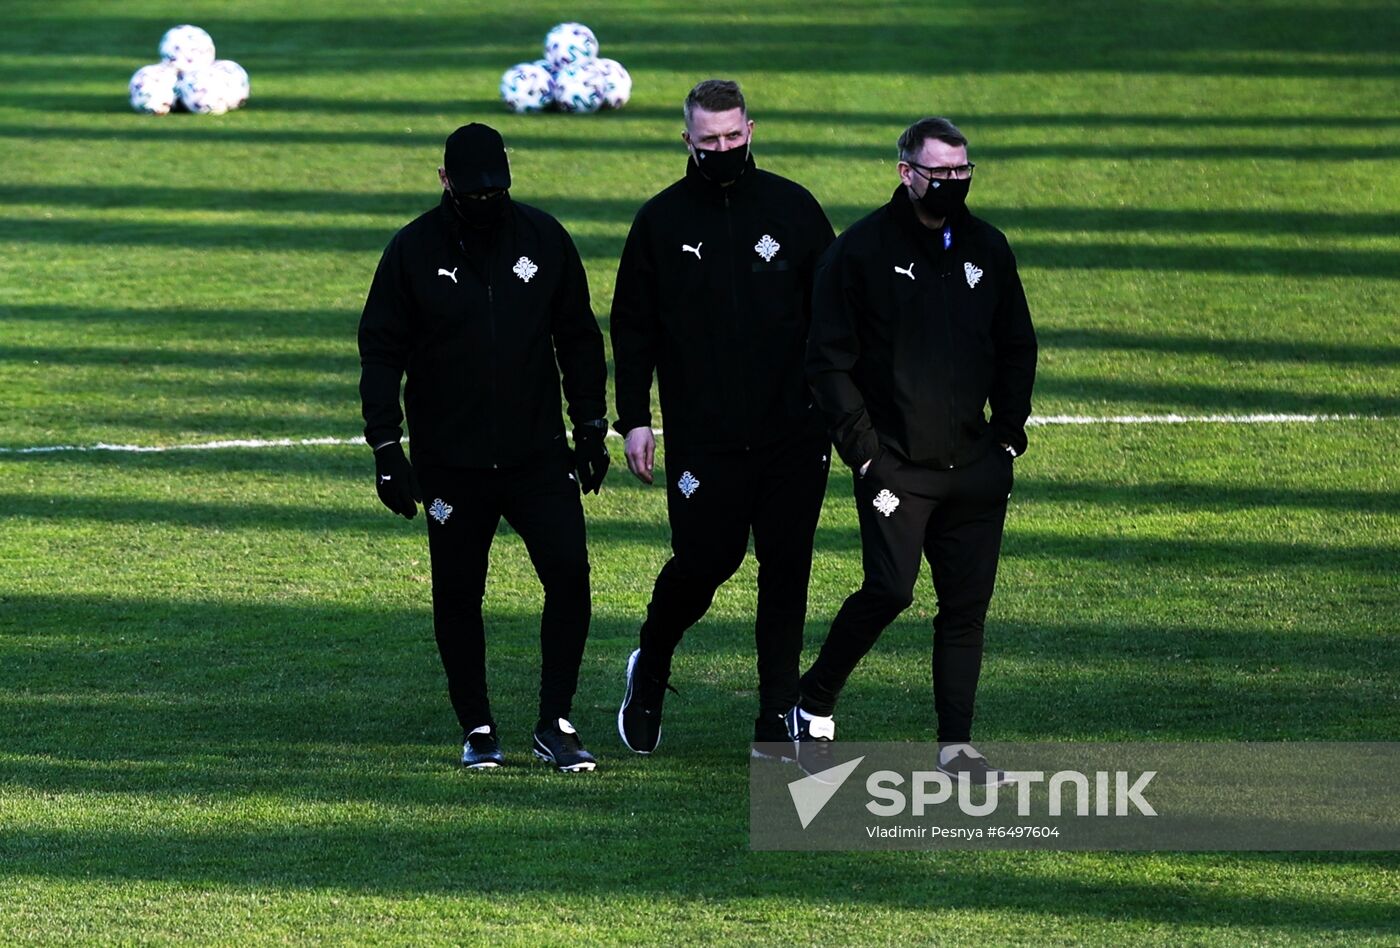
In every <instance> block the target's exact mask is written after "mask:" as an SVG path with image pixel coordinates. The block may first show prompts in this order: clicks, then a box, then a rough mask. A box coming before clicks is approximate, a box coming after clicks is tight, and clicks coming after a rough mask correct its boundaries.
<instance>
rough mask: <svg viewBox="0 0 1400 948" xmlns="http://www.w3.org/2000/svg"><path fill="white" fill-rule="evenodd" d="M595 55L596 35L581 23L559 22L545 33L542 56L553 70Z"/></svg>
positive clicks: (596, 53)
mask: <svg viewBox="0 0 1400 948" xmlns="http://www.w3.org/2000/svg"><path fill="white" fill-rule="evenodd" d="M597 55H598V37H596V36H594V35H593V31H592V30H590V29H589V28H588V27H586V26H584V25H583V24H582V23H560V24H559V25H557V26H555V27H553V28H552V29H550V31H549V32H548V33H546V34H545V37H544V58H545V59H547V60H549V68H550V69H551V70H553V71H554V72H558V71H559V70H561V69H563V68H564V67H566V66H571V65H573V64H574V63H576V62H578V61H579V60H581V59H592V58H593V57H594V56H597Z"/></svg>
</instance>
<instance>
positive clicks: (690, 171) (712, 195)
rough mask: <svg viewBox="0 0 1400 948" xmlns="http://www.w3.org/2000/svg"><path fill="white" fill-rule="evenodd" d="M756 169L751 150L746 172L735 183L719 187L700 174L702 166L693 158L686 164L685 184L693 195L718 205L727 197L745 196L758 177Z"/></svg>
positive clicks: (745, 167)
mask: <svg viewBox="0 0 1400 948" xmlns="http://www.w3.org/2000/svg"><path fill="white" fill-rule="evenodd" d="M754 167H755V166H754V161H753V150H752V149H750V150H749V157H748V160H746V161H745V162H744V170H743V172H741V173H740V175H739V177H737V178H735V179H734V183H733V184H729V185H718V184H715V183H714V182H713V181H711V180H710V179H709V178H707V177H705V176H704V175H703V174H701V173H700V166H699V165H697V164H696V163H695V158H694V156H691V157H689V158H687V159H686V162H685V183H686V186H687V187H689V188H690V190H691V192H692V193H694V194H698V195H700V196H701V197H704V198H705V199H706V200H710V201H714V202H715V203H716V204H718V203H720V202H721V201H723V200H724V199H725V198H726V197H729V196H733V195H740V194H743V193H744V192H746V191H747V190H748V189H749V187H750V185H751V183H752V182H753V179H754V178H755V177H757V176H756V175H755V174H754V173H753V172H754Z"/></svg>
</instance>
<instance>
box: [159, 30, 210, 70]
mask: <svg viewBox="0 0 1400 948" xmlns="http://www.w3.org/2000/svg"><path fill="white" fill-rule="evenodd" d="M160 58H161V59H163V60H165V61H166V62H168V63H171V64H173V65H174V66H175V68H176V69H178V70H180V71H181V72H188V71H189V70H191V69H198V68H200V67H201V66H208V65H210V64H211V63H213V62H214V38H213V37H211V36H210V35H209V34H208V33H206V32H204V31H203V30H201V29H200V28H199V27H197V26H190V25H189V24H188V23H186V24H184V25H183V26H174V27H171V28H170V29H168V30H166V31H165V35H164V36H162V37H161V38H160Z"/></svg>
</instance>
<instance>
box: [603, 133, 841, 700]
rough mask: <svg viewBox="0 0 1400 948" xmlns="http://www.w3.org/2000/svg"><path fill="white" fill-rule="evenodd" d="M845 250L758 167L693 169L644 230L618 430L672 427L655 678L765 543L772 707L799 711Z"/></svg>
mask: <svg viewBox="0 0 1400 948" xmlns="http://www.w3.org/2000/svg"><path fill="white" fill-rule="evenodd" d="M831 240H832V231H831V225H830V223H828V221H827V219H826V215H825V214H824V213H823V212H822V209H821V206H820V205H819V204H818V203H817V201H816V199H815V198H813V197H812V195H811V194H810V193H809V192H808V191H807V190H806V189H805V188H802V187H801V186H800V185H797V184H795V183H793V182H792V181H789V180H787V179H785V178H781V177H779V176H777V175H774V174H769V173H768V172H766V171H761V170H759V169H758V168H756V167H754V165H753V161H752V159H750V160H749V162H748V165H747V167H746V169H745V171H744V173H743V174H742V175H740V176H739V178H738V180H737V181H735V182H734V183H733V184H731V185H729V186H728V187H720V186H718V185H715V184H713V183H712V182H710V181H708V180H707V179H706V178H704V176H702V175H701V174H700V173H699V171H698V169H697V168H696V166H695V162H694V161H693V160H691V161H690V162H689V164H688V167H687V169H686V175H685V177H684V178H683V179H682V180H680V181H678V182H676V183H675V184H673V185H671V186H670V187H668V188H666V189H665V190H664V191H662V192H661V193H660V194H658V195H656V196H655V197H653V198H652V199H651V200H650V201H648V202H647V203H646V204H645V205H643V207H642V209H641V210H640V211H639V212H638V214H637V217H636V219H635V220H634V221H633V224H632V229H631V232H630V233H629V234H628V236H627V244H626V246H625V248H624V250H623V253H622V261H621V264H620V266H619V269H618V274H617V288H616V292H615V294H614V296H613V306H612V321H611V334H612V344H613V360H614V364H615V372H616V376H615V377H616V386H617V416H618V420H617V423H616V425H615V427H616V428H617V430H618V431H619V432H622V433H623V434H626V433H627V432H628V431H630V430H632V429H633V428H638V427H645V426H650V425H651V423H652V417H651V382H652V374H653V372H654V373H655V375H656V379H657V384H658V388H659V392H660V401H661V410H662V414H663V416H664V418H665V440H666V475H667V512H668V516H669V519H670V524H671V548H672V553H673V555H672V557H671V559H670V560H669V561H668V562H667V563H666V565H665V566H664V567H663V568H662V570H661V574H660V575H659V576H658V577H657V580H656V587H655V590H654V591H653V594H652V600H651V603H650V605H649V606H648V607H647V618H646V621H645V623H644V624H643V626H642V631H641V647H642V658H641V662H642V667H643V671H645V672H648V673H650V674H654V675H656V676H657V677H660V678H663V679H664V678H666V677H667V676H668V675H669V674H670V663H671V653H672V652H673V651H674V650H675V647H676V645H677V644H678V643H679V642H680V639H681V636H682V635H683V634H684V632H685V630H686V629H687V628H689V627H690V626H691V625H692V624H694V623H695V622H696V621H698V620H699V618H700V617H701V616H702V615H704V613H705V611H706V610H707V609H708V608H709V605H710V602H711V600H712V598H713V596H714V593H715V590H716V589H718V588H719V586H720V584H721V583H723V582H724V581H725V580H726V579H728V578H729V577H730V576H731V575H733V573H734V571H735V570H737V569H738V567H739V564H740V563H741V562H742V561H743V558H744V554H745V552H746V551H747V548H748V537H749V532H750V530H752V532H753V537H754V547H755V554H756V556H757V558H758V562H759V574H758V616H757V621H756V638H757V643H758V667H759V692H760V694H759V701H760V705H761V706H762V707H763V709H764V710H765V711H770V710H771V711H777V710H781V709H782V708H784V707H785V706H790V705H791V703H792V702H793V701H794V700H795V698H796V696H797V662H798V658H799V656H800V654H801V650H802V626H803V622H804V620H805V617H806V611H807V584H808V579H809V576H810V573H811V566H812V540H813V537H814V535H815V532H816V525H817V518H818V516H819V514H820V512H821V501H822V497H823V495H824V494H825V490H826V475H827V469H828V466H829V463H830V462H829V454H830V448H829V441H828V439H827V438H826V435H825V433H824V431H823V425H822V421H821V418H820V415H819V414H818V413H817V412H816V411H815V409H814V407H813V405H812V398H811V393H810V392H809V391H808V388H807V385H806V381H805V378H804V372H803V358H804V351H805V346H806V338H807V329H808V325H809V322H810V307H811V279H812V273H813V271H814V269H815V267H816V262H817V259H818V258H819V257H820V255H821V254H822V252H823V251H824V250H825V249H826V248H827V246H828V245H829V244H830V243H831Z"/></svg>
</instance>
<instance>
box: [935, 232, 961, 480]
mask: <svg viewBox="0 0 1400 948" xmlns="http://www.w3.org/2000/svg"><path fill="white" fill-rule="evenodd" d="M946 254H947V251H944V255H945V256H946ZM948 276H949V275H948V274H947V273H943V274H940V275H939V277H938V289H939V294H940V296H942V298H943V312H942V313H941V314H940V315H941V316H942V317H943V364H944V365H946V366H947V372H946V373H945V374H944V378H945V379H947V384H948V438H947V440H946V441H944V442H943V445H944V448H945V450H947V452H948V458H947V460H948V468H949V469H951V468H952V467H953V453H954V452H953V419H954V417H955V416H956V414H957V406H956V405H955V404H954V399H955V398H956V397H957V396H956V395H955V392H956V391H957V386H956V385H954V384H953V364H954V363H953V317H952V314H951V313H950V312H949V310H948Z"/></svg>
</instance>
